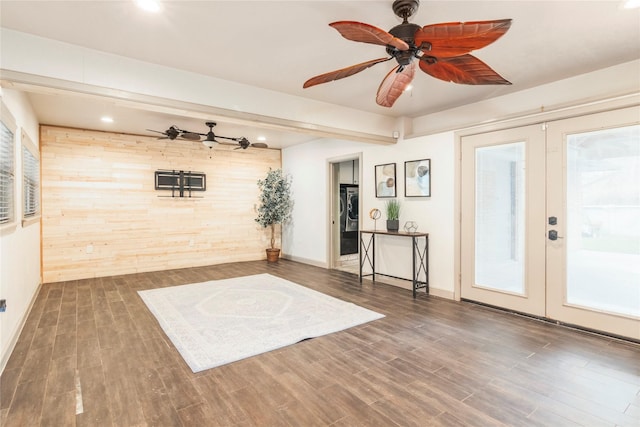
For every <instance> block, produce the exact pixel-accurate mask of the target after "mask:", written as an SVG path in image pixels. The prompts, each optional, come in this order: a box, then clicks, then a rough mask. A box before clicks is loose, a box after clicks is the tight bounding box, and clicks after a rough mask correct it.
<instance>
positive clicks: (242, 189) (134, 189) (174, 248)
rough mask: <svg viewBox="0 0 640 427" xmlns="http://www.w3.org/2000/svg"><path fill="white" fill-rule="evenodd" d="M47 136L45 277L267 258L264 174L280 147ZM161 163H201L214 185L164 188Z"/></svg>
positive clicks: (89, 134) (197, 166) (60, 131)
mask: <svg viewBox="0 0 640 427" xmlns="http://www.w3.org/2000/svg"><path fill="white" fill-rule="evenodd" d="M40 141H41V163H42V263H43V265H42V268H43V280H44V282H45V283H48V282H59V281H66V280H75V279H82V278H92V277H104V276H112V275H119V274H128V273H136V272H146V271H160V270H167V269H173V268H183V267H195V266H203V265H214V264H220V263H226V262H235V261H247V260H259V259H263V258H265V248H267V247H268V246H269V238H270V236H269V233H268V231H267V230H264V229H262V228H260V226H259V225H258V224H257V223H256V222H255V221H254V218H255V216H256V212H255V209H256V204H257V203H258V186H257V180H258V179H261V178H263V177H264V176H265V175H266V173H267V171H268V170H269V168H274V169H275V168H279V167H280V166H281V156H280V150H275V149H255V148H253V149H252V148H249V149H247V150H234V149H233V148H234V147H232V146H227V145H221V146H218V147H216V148H214V149H211V150H210V149H209V148H207V147H205V146H204V145H203V144H201V143H198V142H193V141H179V140H174V141H169V140H157V139H156V138H153V137H146V136H135V135H125V134H115V133H106V132H99V131H89V130H80V129H70V128H60V127H53V126H42V127H41V128H40ZM159 169H168V170H174V169H175V170H184V171H189V170H191V171H198V172H204V173H205V174H206V176H207V191H205V192H194V193H192V194H193V195H195V196H200V197H202V198H191V199H188V198H171V197H159V196H170V195H171V192H170V191H157V190H155V189H154V172H155V171H156V170H159ZM278 237H279V236H278Z"/></svg>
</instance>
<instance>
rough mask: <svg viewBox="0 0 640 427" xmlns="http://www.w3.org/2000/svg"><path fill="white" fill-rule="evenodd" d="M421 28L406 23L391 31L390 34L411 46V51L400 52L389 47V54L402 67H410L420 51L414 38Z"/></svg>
mask: <svg viewBox="0 0 640 427" xmlns="http://www.w3.org/2000/svg"><path fill="white" fill-rule="evenodd" d="M421 28H422V27H420V25H416V24H411V23H408V22H405V23H402V24H400V25H396V26H395V27H393V28H392V29H390V30H389V34H391V35H393V36H394V37H397V38H399V39H401V40H403V41H405V42H406V43H407V44H408V45H409V50H405V51H401V50H398V49H396V48H395V47H393V46H387V53H388V54H389V55H390V56H393V57H394V58H395V59H396V60H397V61H398V64H400V65H402V66H405V65H409V63H410V62H411V61H412V60H413V58H414V57H415V56H416V54H417V52H418V49H417V48H416V45H415V41H414V36H415V34H416V31H418V30H419V29H421Z"/></svg>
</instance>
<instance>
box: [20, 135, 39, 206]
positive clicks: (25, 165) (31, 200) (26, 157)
mask: <svg viewBox="0 0 640 427" xmlns="http://www.w3.org/2000/svg"><path fill="white" fill-rule="evenodd" d="M22 175H23V177H22V179H23V181H22V188H23V192H24V194H23V206H22V212H23V216H24V217H25V218H28V217H31V216H35V215H37V214H38V213H40V162H39V161H38V158H37V157H36V156H34V155H33V154H32V153H31V151H30V150H29V149H28V148H27V147H22Z"/></svg>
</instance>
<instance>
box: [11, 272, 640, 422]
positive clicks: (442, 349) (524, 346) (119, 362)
mask: <svg viewBox="0 0 640 427" xmlns="http://www.w3.org/2000/svg"><path fill="white" fill-rule="evenodd" d="M265 272H266V273H270V274H273V275H276V276H280V277H283V278H285V279H288V280H291V281H293V282H296V283H298V284H301V285H304V286H307V287H309V288H312V289H315V290H318V291H321V292H324V293H326V294H329V295H332V296H335V297H338V298H341V299H343V300H346V301H351V302H353V303H356V304H359V305H361V306H364V307H367V308H370V309H372V310H376V311H378V312H380V313H383V314H385V315H386V317H385V318H384V319H381V320H377V321H374V322H370V323H367V324H364V325H361V326H358V327H354V328H351V329H348V330H346V331H342V332H338V333H334V334H331V335H327V336H323V337H319V338H315V339H312V340H307V341H303V342H301V343H298V344H296V345H293V346H289V347H286V348H283V349H281V350H277V351H273V352H269V353H265V354H262V355H259V356H256V357H252V358H249V359H245V360H242V361H239V362H236V363H233V364H229V365H225V366H222V367H219V368H215V369H211V370H208V371H203V372H200V373H198V374H193V373H192V372H191V371H190V369H189V368H188V367H187V366H186V364H185V363H184V362H183V360H182V358H181V356H180V355H179V354H178V352H177V351H176V350H175V348H174V347H173V345H172V344H171V342H169V340H168V339H167V338H166V337H165V335H164V333H163V332H162V330H161V329H160V327H159V325H158V324H157V322H156V320H155V318H154V317H153V316H152V315H151V314H150V312H149V311H148V310H147V308H146V306H145V305H144V303H143V302H142V300H141V299H140V298H139V297H138V295H137V293H136V291H138V290H142V289H150V288H156V287H163V286H173V285H180V284H187V283H195V282H201V281H206V280H215V279H223V278H228V277H236V276H244V275H249V274H258V273H265ZM0 381H1V389H0V393H1V396H0V424H1V425H3V426H7V427H8V426H38V425H42V426H73V425H78V426H218V425H219V426H327V425H330V426H336V427H337V426H385V427H388V426H396V425H398V426H483V427H484V426H500V425H508V426H580V425H581V426H616V425H620V426H638V425H640V346H638V345H636V344H632V343H626V342H621V341H617V340H614V339H609V338H606V337H601V336H596V335H591V334H587V333H583V332H580V331H575V330H571V329H567V328H564V327H560V326H556V325H552V324H549V323H544V322H540V321H537V320H533V319H528V318H524V317H520V316H516V315H512V314H508V313H503V312H500V311H495V310H492V309H490V308H486V307H482V306H477V305H474V304H469V303H459V302H454V301H448V300H444V299H439V298H436V297H430V296H426V295H424V294H420V295H419V297H418V298H417V299H416V300H414V299H413V298H412V297H411V291H407V290H404V289H400V288H396V287H392V286H387V285H382V284H375V285H374V284H372V283H371V282H365V283H364V284H363V285H362V286H361V285H360V284H359V282H358V279H357V276H354V275H353V274H349V273H345V272H340V271H329V270H325V269H321V268H317V267H312V266H307V265H303V264H299V263H295V262H292V261H286V260H280V261H279V262H278V263H277V264H276V265H269V264H267V263H266V262H263V261H259V262H246V263H233V264H226V265H218V266H211V267H202V268H193V269H183V270H172V271H165V272H156V273H144V274H134V275H126V276H117V277H108V278H98V279H91V280H79V281H73V282H65V283H54V284H45V285H43V286H42V289H41V291H40V293H39V295H38V297H37V300H36V302H35V305H34V307H33V310H32V312H31V313H30V315H29V317H28V319H27V322H26V325H25V327H24V330H23V332H22V335H21V336H20V339H19V341H18V343H17V345H16V348H15V351H14V352H13V354H12V356H11V358H10V360H9V362H8V364H7V367H6V369H5V370H4V372H3V374H2V377H1V378H0Z"/></svg>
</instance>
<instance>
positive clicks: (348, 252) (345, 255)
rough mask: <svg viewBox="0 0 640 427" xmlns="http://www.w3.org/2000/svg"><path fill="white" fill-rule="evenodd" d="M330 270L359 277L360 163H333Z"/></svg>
mask: <svg viewBox="0 0 640 427" xmlns="http://www.w3.org/2000/svg"><path fill="white" fill-rule="evenodd" d="M330 166H331V177H332V179H331V181H332V182H331V194H332V197H331V199H332V201H333V203H332V215H331V217H332V219H331V241H332V244H331V267H332V268H334V269H337V270H342V271H347V272H350V273H354V274H357V273H358V271H359V268H358V249H359V244H358V242H359V232H360V159H359V158H358V157H352V158H347V159H340V160H338V161H334V162H331V164H330Z"/></svg>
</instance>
